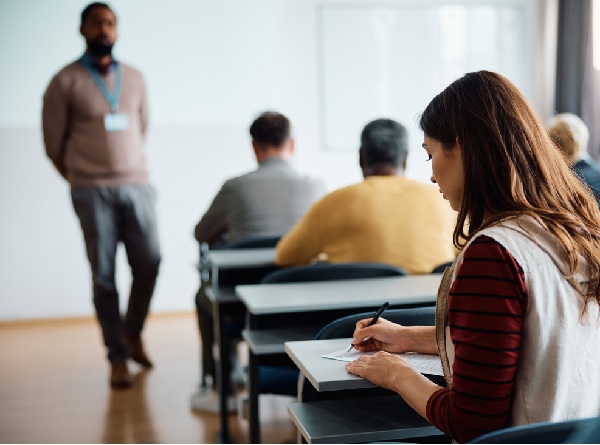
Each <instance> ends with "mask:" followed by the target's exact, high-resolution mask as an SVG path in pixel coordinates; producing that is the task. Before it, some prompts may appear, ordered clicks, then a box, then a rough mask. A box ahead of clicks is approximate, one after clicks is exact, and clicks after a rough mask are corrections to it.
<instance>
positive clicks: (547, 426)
mask: <svg viewBox="0 0 600 445" xmlns="http://www.w3.org/2000/svg"><path fill="white" fill-rule="evenodd" d="M593 420H594V419H576V420H567V421H564V422H542V423H531V424H529V425H520V426H514V427H510V428H504V429H501V430H498V431H492V432H491V433H487V434H484V435H482V436H479V437H477V438H476V439H474V440H473V441H471V442H470V443H566V442H567V440H568V439H569V438H570V437H572V435H573V433H574V432H575V431H577V429H578V428H579V427H580V426H582V425H584V424H585V423H589V422H590V421H593ZM579 443H581V442H579Z"/></svg>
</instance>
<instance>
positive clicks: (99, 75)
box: [42, 3, 160, 388]
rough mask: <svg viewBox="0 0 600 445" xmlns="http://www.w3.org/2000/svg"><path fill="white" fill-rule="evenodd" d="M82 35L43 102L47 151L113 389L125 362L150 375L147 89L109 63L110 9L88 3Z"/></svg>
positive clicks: (125, 383)
mask: <svg viewBox="0 0 600 445" xmlns="http://www.w3.org/2000/svg"><path fill="white" fill-rule="evenodd" d="M79 31H80V33H81V35H82V36H83V37H84V39H85V42H86V51H85V53H84V54H83V56H81V57H80V58H79V59H78V60H76V61H75V62H73V63H71V64H69V65H67V66H66V67H64V68H63V69H62V70H61V71H60V72H59V73H58V74H56V75H55V76H54V78H53V79H52V80H51V82H50V84H49V85H48V88H47V90H46V93H45V94H44V105H43V112H42V122H43V132H44V143H45V146H46V153H47V155H48V157H49V158H50V159H51V160H52V163H53V164H54V166H55V167H56V169H57V170H58V172H59V173H60V174H61V175H62V176H63V177H64V178H65V179H66V180H67V181H68V182H69V184H70V186H71V198H72V202H73V207H74V209H75V213H76V214H77V216H78V217H79V222H80V224H81V229H82V231H83V237H84V240H85V246H86V250H87V256H88V260H89V262H90V266H91V269H92V281H93V294H94V306H95V309H96V316H97V318H98V322H99V324H100V327H101V329H102V336H103V338H104V344H105V345H106V347H107V349H108V360H109V361H110V364H111V372H110V384H111V386H112V387H113V388H127V387H129V386H131V376H130V374H129V370H128V368H127V359H128V358H131V359H132V360H134V361H135V362H137V363H139V364H140V365H141V366H143V367H145V368H150V367H152V362H151V361H150V360H149V358H148V356H147V355H146V353H145V351H144V347H143V345H142V341H141V332H142V328H143V326H144V321H145V319H146V315H147V314H148V309H149V306H150V299H151V297H152V293H153V292H154V285H155V283H156V277H157V275H158V267H159V263H160V252H159V246H158V233H157V226H156V212H155V200H156V193H155V191H154V189H153V187H152V186H151V185H150V184H149V183H148V171H147V168H146V160H145V156H144V151H143V143H144V138H145V135H146V128H147V122H148V116H147V101H146V90H145V86H144V80H143V78H142V75H141V74H140V72H138V71H137V70H135V69H133V68H131V67H130V66H128V65H125V64H124V63H121V62H119V61H117V60H115V59H114V58H113V56H112V49H113V45H114V44H115V42H116V39H117V17H116V15H115V13H114V12H113V10H112V9H111V8H110V7H109V6H108V5H107V4H105V3H91V4H89V5H88V6H87V7H86V8H85V9H84V10H83V12H82V13H81V27H80V29H79ZM120 242H122V243H123V245H124V246H125V251H126V252H127V258H128V262H129V265H130V266H131V273H132V283H131V293H130V296H129V303H128V308H127V313H126V314H125V316H124V317H121V313H120V310H119V295H118V293H117V288H116V284H115V255H116V251H117V245H118V244H119V243H120Z"/></svg>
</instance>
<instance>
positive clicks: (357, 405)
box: [285, 338, 442, 443]
mask: <svg viewBox="0 0 600 445" xmlns="http://www.w3.org/2000/svg"><path fill="white" fill-rule="evenodd" d="M351 341H352V339H351V338H336V339H331V340H311V341H292V342H286V343H285V350H286V352H287V354H288V355H289V356H290V358H291V359H292V360H293V361H294V363H295V364H296V365H297V366H298V368H299V369H300V372H301V373H302V374H303V375H304V376H305V377H306V379H307V380H308V381H309V382H310V383H311V384H312V385H313V386H314V388H315V389H316V390H317V391H319V392H324V391H343V390H351V389H363V388H376V385H374V384H373V383H371V382H369V381H368V380H365V379H363V378H362V377H358V376H356V375H353V374H350V373H348V372H347V371H346V362H343V361H339V360H331V359H327V358H323V357H321V356H322V355H323V354H327V353H329V352H333V351H338V350H340V349H343V348H347V347H348V345H349V344H350V342H351ZM390 394H391V395H387V396H379V397H366V398H365V397H361V398H356V399H345V400H327V401H318V402H310V403H295V404H291V405H290V406H289V408H288V411H289V412H290V416H291V418H292V421H293V422H294V424H295V425H296V427H297V428H298V431H299V433H300V434H301V435H302V437H304V438H305V439H306V441H307V442H308V443H357V442H374V441H382V440H400V439H409V438H415V437H424V436H432V435H438V434H442V433H441V432H440V431H439V430H438V429H437V428H435V427H434V426H432V425H431V424H430V423H429V422H427V420H425V419H424V418H423V417H421V416H420V415H419V414H418V413H417V412H416V411H414V410H413V409H412V408H411V407H410V406H408V405H407V404H406V402H404V400H402V397H400V396H399V395H397V394H394V393H392V392H391V391H390Z"/></svg>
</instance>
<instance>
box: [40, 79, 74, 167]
mask: <svg viewBox="0 0 600 445" xmlns="http://www.w3.org/2000/svg"><path fill="white" fill-rule="evenodd" d="M68 122H69V106H68V99H67V95H66V93H65V92H64V91H63V87H62V85H61V79H60V77H59V75H57V76H55V77H54V78H53V79H52V80H51V81H50V84H49V85H48V88H47V89H46V92H45V93H44V100H43V106H42V130H43V134H44V145H45V147H46V154H47V155H48V157H49V158H50V160H51V161H52V163H53V164H54V166H55V167H56V169H57V170H58V172H59V173H60V174H61V175H62V176H63V177H64V178H66V176H67V171H66V167H65V164H64V152H65V145H66V142H67V138H68V136H69V125H68Z"/></svg>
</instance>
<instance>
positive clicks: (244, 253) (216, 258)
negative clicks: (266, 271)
mask: <svg viewBox="0 0 600 445" xmlns="http://www.w3.org/2000/svg"><path fill="white" fill-rule="evenodd" d="M208 260H209V262H210V265H211V271H212V283H213V287H215V288H216V287H218V286H219V271H220V270H232V269H252V268H259V267H271V266H274V265H275V249H274V248H271V247H268V248H260V249H222V250H211V251H209V253H208Z"/></svg>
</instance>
